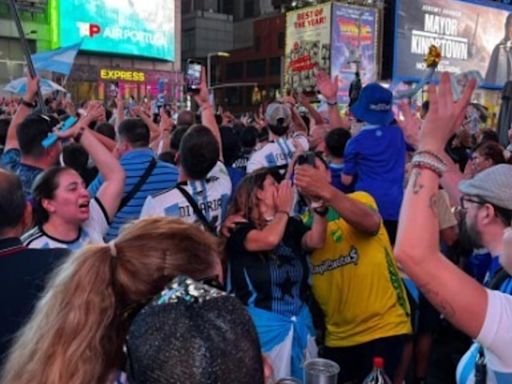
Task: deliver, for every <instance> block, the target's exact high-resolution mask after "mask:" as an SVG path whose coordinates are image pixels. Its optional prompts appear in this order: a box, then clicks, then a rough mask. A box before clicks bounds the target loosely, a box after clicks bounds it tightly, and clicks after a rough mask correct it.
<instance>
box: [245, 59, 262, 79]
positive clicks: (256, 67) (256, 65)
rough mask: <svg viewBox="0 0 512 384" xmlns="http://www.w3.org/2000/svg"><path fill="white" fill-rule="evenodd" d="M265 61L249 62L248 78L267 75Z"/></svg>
mask: <svg viewBox="0 0 512 384" xmlns="http://www.w3.org/2000/svg"><path fill="white" fill-rule="evenodd" d="M266 64H267V63H266V61H265V60H251V61H248V62H247V77H264V76H265V73H266Z"/></svg>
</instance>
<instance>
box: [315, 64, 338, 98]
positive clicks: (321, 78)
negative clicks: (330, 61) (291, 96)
mask: <svg viewBox="0 0 512 384" xmlns="http://www.w3.org/2000/svg"><path fill="white" fill-rule="evenodd" d="M316 87H317V88H318V90H319V91H320V93H321V94H322V96H323V97H325V99H326V100H327V102H329V103H335V102H336V100H337V95H338V76H336V77H335V78H334V80H331V78H330V77H329V75H328V74H327V73H325V72H324V71H319V72H318V73H317V74H316Z"/></svg>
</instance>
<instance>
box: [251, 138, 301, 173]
mask: <svg viewBox="0 0 512 384" xmlns="http://www.w3.org/2000/svg"><path fill="white" fill-rule="evenodd" d="M294 139H295V140H297V141H299V142H300V144H301V145H302V147H304V149H305V150H306V151H307V150H308V149H309V143H308V139H307V138H306V136H304V135H302V134H296V135H295V136H294ZM295 149H296V148H295V146H294V145H293V139H286V138H283V137H281V138H279V139H277V140H275V141H271V142H269V143H267V144H266V145H265V146H264V147H263V148H261V149H259V150H257V151H256V152H254V153H253V154H252V155H251V157H250V158H249V161H248V162H247V173H250V172H252V171H255V170H257V169H260V168H266V167H280V166H286V165H288V164H289V162H290V160H291V159H292V157H293V154H294V153H295ZM285 172H286V171H285Z"/></svg>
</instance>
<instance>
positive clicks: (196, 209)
mask: <svg viewBox="0 0 512 384" xmlns="http://www.w3.org/2000/svg"><path fill="white" fill-rule="evenodd" d="M176 189H177V190H178V191H180V192H181V194H182V195H183V197H185V199H187V201H188V203H189V204H190V206H191V207H192V209H193V211H194V213H195V215H196V217H197V218H198V219H199V220H200V221H201V223H202V224H203V225H204V227H205V228H206V229H207V230H208V231H209V232H211V233H212V234H214V235H217V230H216V228H215V227H214V226H213V225H212V224H211V223H210V222H209V221H208V219H207V218H206V216H205V215H204V213H203V211H201V209H200V208H199V205H197V202H196V201H195V199H194V198H193V197H192V196H191V195H190V193H188V191H187V190H186V189H185V188H183V187H182V186H181V185H177V186H176Z"/></svg>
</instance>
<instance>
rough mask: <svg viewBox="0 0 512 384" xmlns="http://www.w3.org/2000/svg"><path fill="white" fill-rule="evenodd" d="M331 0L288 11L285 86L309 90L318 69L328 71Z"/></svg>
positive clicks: (312, 88) (313, 85)
mask: <svg viewBox="0 0 512 384" xmlns="http://www.w3.org/2000/svg"><path fill="white" fill-rule="evenodd" d="M330 34H331V4H330V3H327V4H322V5H317V6H312V7H307V8H302V9H300V10H297V11H291V12H288V13H287V14H286V48H285V87H286V88H288V89H290V90H292V89H293V90H299V91H300V90H301V91H303V92H310V91H313V90H314V89H315V86H316V79H315V73H316V70H318V69H321V70H324V71H326V72H328V71H329V66H330V57H331V36H330Z"/></svg>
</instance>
